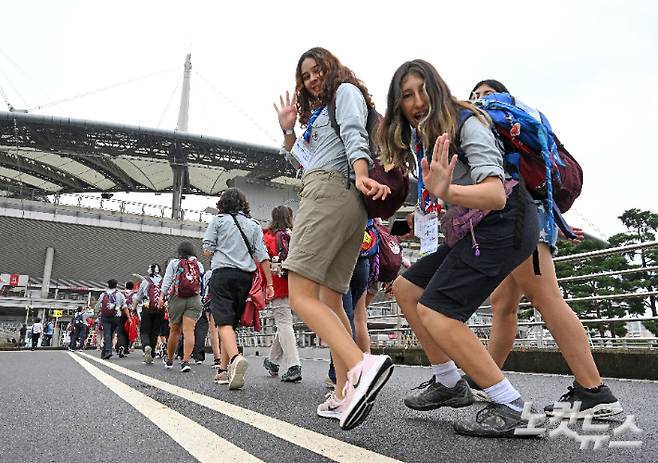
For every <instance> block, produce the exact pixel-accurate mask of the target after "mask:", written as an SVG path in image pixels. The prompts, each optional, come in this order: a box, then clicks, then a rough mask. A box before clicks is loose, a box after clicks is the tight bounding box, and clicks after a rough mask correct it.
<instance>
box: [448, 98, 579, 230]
mask: <svg viewBox="0 0 658 463" xmlns="http://www.w3.org/2000/svg"><path fill="white" fill-rule="evenodd" d="M475 105H476V106H478V107H479V108H481V109H482V110H484V111H485V112H486V113H487V114H488V115H489V117H490V118H491V120H492V122H493V132H494V134H495V136H496V138H498V140H500V141H501V143H502V144H503V146H504V149H505V166H506V169H507V171H508V172H509V173H510V174H511V175H512V177H513V178H514V179H516V180H523V182H524V184H525V186H526V188H527V189H528V191H529V192H530V194H531V195H532V196H533V198H535V199H538V200H543V201H545V203H546V205H547V210H548V211H549V215H550V216H551V220H550V223H549V227H552V225H553V223H554V221H555V222H557V225H558V226H559V227H560V229H562V231H563V232H564V233H565V235H567V236H568V237H572V233H571V230H570V229H569V227H568V226H567V225H566V223H565V222H564V220H563V219H562V217H561V213H563V212H566V211H568V210H569V208H571V206H572V205H573V203H574V201H575V200H576V198H577V197H578V196H579V195H580V192H581V190H582V185H583V171H582V168H581V167H580V165H579V164H578V162H576V160H575V159H574V158H573V156H572V155H571V154H570V153H569V152H568V151H567V150H566V148H565V147H564V145H562V143H560V141H559V139H558V138H557V136H556V135H555V134H554V133H553V129H552V127H551V124H550V122H549V121H548V119H547V118H546V116H544V114H542V113H541V112H539V111H537V110H535V109H533V108H529V107H528V106H526V105H524V104H523V103H521V102H519V101H516V100H515V99H514V97H512V96H511V95H510V94H509V93H493V94H490V95H487V96H485V97H483V98H481V99H479V100H477V101H476V102H475ZM472 115H473V113H472V112H471V111H468V110H462V111H461V113H460V125H459V127H460V129H461V126H462V125H463V123H464V122H465V121H466V119H468V118H469V117H470V116H472ZM459 158H460V160H462V162H465V163H466V164H467V165H468V161H467V160H466V159H465V156H464V155H463V153H460V155H459Z"/></svg>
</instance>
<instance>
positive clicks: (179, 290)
mask: <svg viewBox="0 0 658 463" xmlns="http://www.w3.org/2000/svg"><path fill="white" fill-rule="evenodd" d="M199 293H201V271H200V269H199V263H198V262H197V260H196V259H189V258H188V259H180V260H179V261H178V268H177V269H176V279H175V281H174V284H173V285H171V287H170V288H169V295H172V294H176V296H178V297H182V298H188V297H193V296H198V295H199Z"/></svg>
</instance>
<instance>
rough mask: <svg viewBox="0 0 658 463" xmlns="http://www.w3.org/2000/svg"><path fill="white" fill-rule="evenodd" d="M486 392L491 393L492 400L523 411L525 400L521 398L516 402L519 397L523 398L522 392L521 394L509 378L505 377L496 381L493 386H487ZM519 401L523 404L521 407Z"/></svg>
mask: <svg viewBox="0 0 658 463" xmlns="http://www.w3.org/2000/svg"><path fill="white" fill-rule="evenodd" d="M484 392H486V393H487V394H488V395H489V398H490V399H491V401H492V402H495V403H497V404H503V405H507V406H508V407H509V408H511V409H512V410H516V411H517V412H521V411H523V401H522V400H520V401H518V402H515V401H516V400H517V399H520V398H521V394H519V391H517V390H516V389H515V388H514V386H512V383H510V382H509V380H508V379H507V378H504V379H503V380H502V381H501V382H499V383H496V384H494V385H493V386H491V387H487V388H485V389H484ZM512 402H515V403H512ZM519 403H520V405H521V406H520V407H519Z"/></svg>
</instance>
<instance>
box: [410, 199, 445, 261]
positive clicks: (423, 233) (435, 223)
mask: <svg viewBox="0 0 658 463" xmlns="http://www.w3.org/2000/svg"><path fill="white" fill-rule="evenodd" d="M414 235H416V237H417V238H418V239H419V240H420V255H421V256H424V255H426V254H431V253H433V252H435V251H436V250H437V249H438V248H439V217H438V215H437V213H436V212H429V213H427V214H426V213H424V212H422V211H421V210H419V209H416V210H415V211H414Z"/></svg>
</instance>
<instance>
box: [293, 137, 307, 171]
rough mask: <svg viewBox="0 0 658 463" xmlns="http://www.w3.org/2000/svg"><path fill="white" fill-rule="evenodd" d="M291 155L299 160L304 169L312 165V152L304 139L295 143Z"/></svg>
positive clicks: (299, 139)
mask: <svg viewBox="0 0 658 463" xmlns="http://www.w3.org/2000/svg"><path fill="white" fill-rule="evenodd" d="M290 154H292V155H293V156H294V157H295V159H297V161H298V162H299V163H300V164H301V165H302V167H303V168H304V169H306V168H308V166H309V164H310V163H311V151H310V150H309V149H308V145H307V144H306V142H305V141H304V139H302V138H298V139H297V140H296V141H295V144H294V145H293V147H292V150H291V151H290Z"/></svg>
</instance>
